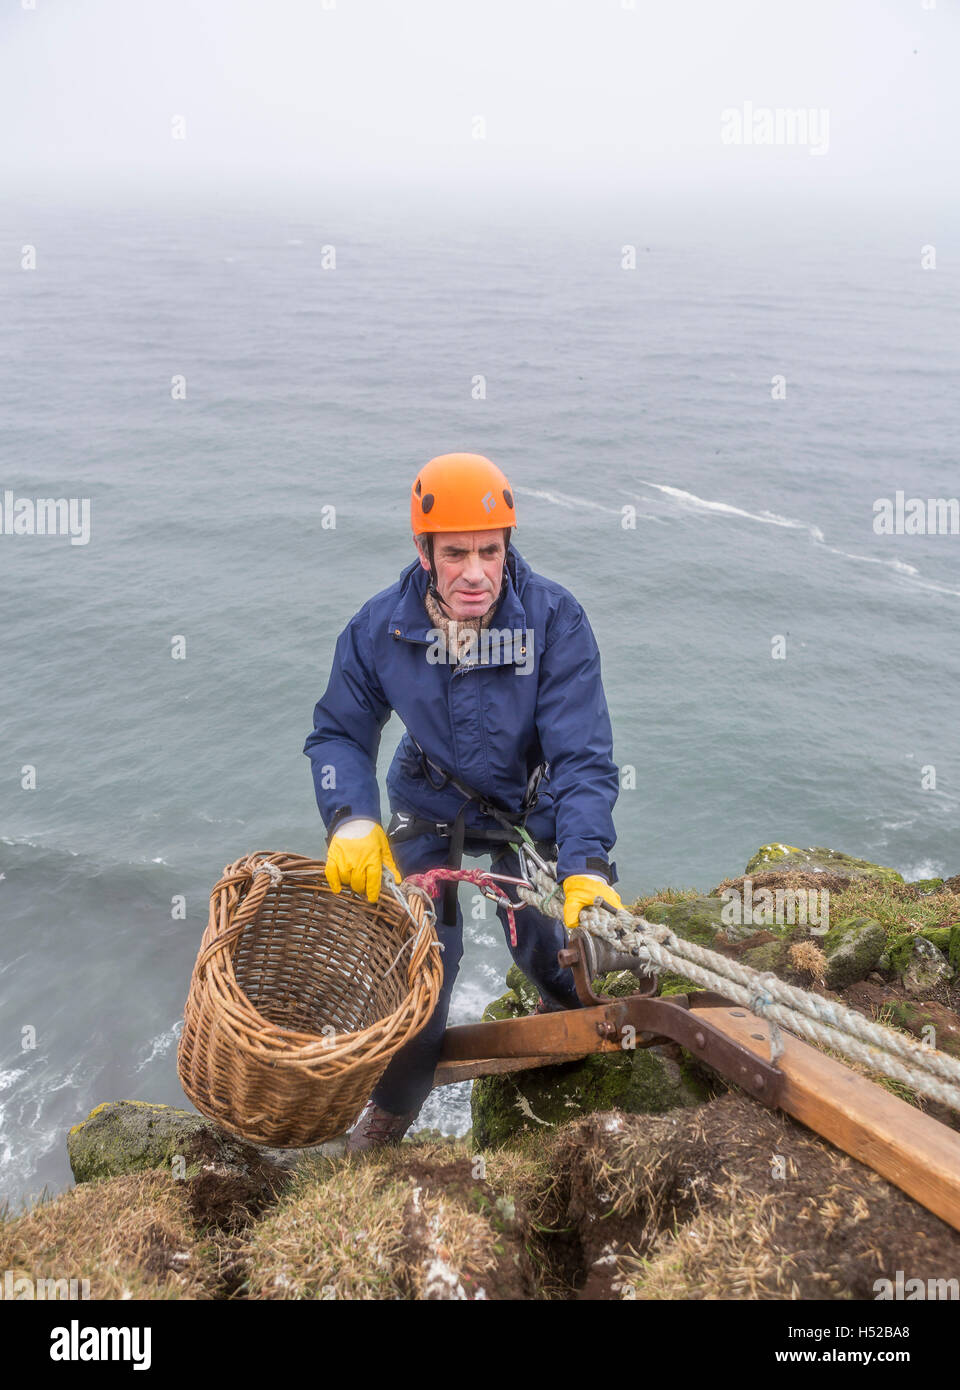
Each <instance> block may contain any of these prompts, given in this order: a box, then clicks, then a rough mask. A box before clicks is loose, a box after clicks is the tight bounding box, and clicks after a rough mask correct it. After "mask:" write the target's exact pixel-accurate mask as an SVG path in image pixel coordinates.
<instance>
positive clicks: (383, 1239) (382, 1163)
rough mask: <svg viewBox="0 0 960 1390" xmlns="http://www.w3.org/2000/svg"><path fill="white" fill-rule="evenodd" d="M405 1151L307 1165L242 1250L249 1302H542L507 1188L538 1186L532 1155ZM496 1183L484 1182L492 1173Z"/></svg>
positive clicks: (458, 1148)
mask: <svg viewBox="0 0 960 1390" xmlns="http://www.w3.org/2000/svg"><path fill="white" fill-rule="evenodd" d="M487 1162H488V1161H487V1160H486V1159H481V1158H472V1157H471V1156H470V1155H469V1154H468V1153H467V1150H466V1146H465V1145H463V1144H460V1145H450V1144H430V1143H427V1144H410V1145H408V1144H403V1145H400V1146H397V1147H395V1148H389V1149H382V1150H377V1151H372V1152H370V1153H365V1154H356V1155H353V1156H352V1157H350V1158H347V1159H345V1160H343V1161H341V1162H338V1163H331V1162H329V1161H323V1160H320V1161H308V1162H306V1163H305V1164H304V1165H302V1166H301V1168H300V1169H298V1172H297V1174H296V1176H295V1179H294V1183H293V1185H292V1188H291V1190H290V1192H289V1193H288V1194H287V1195H286V1196H285V1197H284V1198H282V1199H281V1200H280V1202H279V1203H278V1204H277V1206H276V1208H275V1209H274V1211H273V1212H272V1213H271V1214H270V1215H268V1216H267V1217H265V1218H264V1219H262V1220H261V1221H259V1222H258V1223H257V1224H256V1225H255V1226H254V1227H252V1228H251V1230H250V1232H249V1234H248V1237H247V1239H246V1241H245V1243H244V1244H243V1246H242V1248H241V1250H240V1259H241V1260H242V1261H243V1263H244V1264H245V1265H246V1270H247V1278H246V1283H245V1287H244V1289H243V1292H244V1294H245V1296H247V1297H250V1298H267V1299H318V1298H319V1299H343V1298H346V1299H364V1300H366V1299H378V1300H379V1299H455V1300H474V1299H490V1298H504V1297H536V1296H542V1293H541V1291H539V1290H537V1289H535V1288H534V1277H533V1266H532V1264H531V1262H530V1260H529V1257H528V1255H527V1253H526V1251H525V1248H524V1239H525V1237H526V1234H527V1223H526V1219H525V1214H524V1213H523V1211H522V1210H518V1204H517V1202H516V1200H515V1199H514V1198H513V1197H509V1196H505V1195H504V1194H503V1193H501V1192H498V1191H497V1187H498V1186H499V1185H500V1184H501V1183H504V1182H507V1181H510V1182H513V1181H515V1182H518V1183H519V1182H521V1181H524V1182H526V1183H527V1184H529V1185H530V1186H531V1187H533V1186H535V1185H536V1174H537V1173H538V1172H539V1171H540V1169H539V1168H538V1165H537V1163H536V1161H535V1159H534V1158H533V1156H532V1154H530V1153H529V1152H528V1153H522V1152H521V1153H513V1154H510V1155H504V1156H498V1158H497V1160H496V1161H495V1162H494V1161H492V1160H491V1161H490V1162H489V1168H491V1169H492V1168H495V1169H496V1170H497V1172H498V1176H499V1182H498V1183H497V1184H496V1185H493V1184H491V1183H490V1182H489V1181H488V1176H489V1172H488V1168H487ZM485 1173H486V1174H487V1176H484V1174H485Z"/></svg>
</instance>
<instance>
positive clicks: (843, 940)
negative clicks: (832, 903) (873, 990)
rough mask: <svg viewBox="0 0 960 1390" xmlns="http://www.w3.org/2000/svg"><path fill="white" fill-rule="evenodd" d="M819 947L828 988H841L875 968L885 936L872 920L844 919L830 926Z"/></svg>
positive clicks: (863, 918)
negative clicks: (824, 965)
mask: <svg viewBox="0 0 960 1390" xmlns="http://www.w3.org/2000/svg"><path fill="white" fill-rule="evenodd" d="M818 944H819V946H820V949H821V950H822V951H823V954H824V956H825V957H826V961H827V972H826V980H825V982H826V984H827V986H828V988H830V989H842V988H843V986H844V985H852V984H853V983H854V981H855V980H862V979H864V978H865V977H866V976H867V975H869V974H870V971H871V970H874V969H876V966H877V962H878V961H879V960H880V957H881V956H882V955H883V951H884V947H885V946H886V944H887V937H886V933H885V932H884V930H883V927H882V926H881V925H880V923H879V922H878V921H876V919H875V918H873V917H846V918H844V919H843V920H842V921H840V922H838V923H837V925H836V926H835V927H831V929H830V930H829V931H828V932H827V934H826V936H824V937H822V938H821V939H820V941H819V943H818Z"/></svg>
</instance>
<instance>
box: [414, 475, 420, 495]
mask: <svg viewBox="0 0 960 1390" xmlns="http://www.w3.org/2000/svg"><path fill="white" fill-rule="evenodd" d="M413 490H414V492H415V493H416V494H417V496H418V497H419V496H420V479H419V478H418V479H417V485H416V487H415V488H414V489H413Z"/></svg>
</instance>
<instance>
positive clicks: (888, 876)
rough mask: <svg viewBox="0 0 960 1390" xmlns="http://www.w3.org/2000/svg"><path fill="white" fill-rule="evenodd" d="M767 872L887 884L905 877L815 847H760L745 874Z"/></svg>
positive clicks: (897, 881)
mask: <svg viewBox="0 0 960 1390" xmlns="http://www.w3.org/2000/svg"><path fill="white" fill-rule="evenodd" d="M768 869H780V870H787V869H797V870H802V871H803V872H805V873H815V874H833V875H835V876H836V877H838V878H848V879H860V878H879V879H881V880H882V881H883V882H885V883H902V882H903V875H902V874H899V873H898V872H897V870H896V869H890V868H887V867H886V866H885V865H883V864H874V863H872V861H871V860H869V859H856V858H854V856H853V855H850V854H843V853H841V852H840V850H835V849H826V848H825V847H824V846H822V845H814V846H811V847H810V848H808V849H799V848H798V847H797V846H796V845H784V844H780V843H775V844H770V845H761V846H760V848H759V849H758V850H757V852H756V854H755V855H754V856H753V858H752V859H751V860H750V862H749V864H748V865H747V867H746V868H745V869H744V871H743V872H744V873H745V874H757V873H762V872H763V871H764V870H768Z"/></svg>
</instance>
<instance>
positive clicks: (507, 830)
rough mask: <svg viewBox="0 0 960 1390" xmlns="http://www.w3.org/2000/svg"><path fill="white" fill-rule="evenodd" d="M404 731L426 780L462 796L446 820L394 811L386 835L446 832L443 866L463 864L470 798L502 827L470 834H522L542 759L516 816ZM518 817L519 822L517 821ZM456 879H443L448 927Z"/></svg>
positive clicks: (508, 839) (509, 838) (501, 838)
mask: <svg viewBox="0 0 960 1390" xmlns="http://www.w3.org/2000/svg"><path fill="white" fill-rule="evenodd" d="M407 732H408V734H409V737H410V740H411V742H412V743H413V745H414V747H415V748H416V749H417V751H418V752H419V754H420V765H421V767H422V769H423V775H424V777H425V778H426V780H427V783H428V784H429V785H430V786H431V787H432V788H433V790H434V791H442V790H443V789H444V787H446V786H448V785H449V786H451V787H453V789H454V790H455V791H458V792H459V793H460V795H461V796H462V797H464V803H463V805H462V806H461V807H460V809H459V810H458V811H457V814H456V817H455V819H454V820H453V822H452V823H451V822H450V821H427V820H423V819H421V818H419V817H416V816H410V815H408V814H407V813H406V812H404V811H395V812H394V814H393V817H392V819H391V821H390V825H389V826H388V827H387V836H388V838H390V839H393V840H407V839H410V838H412V836H414V835H418V834H422V833H423V829H421V828H420V827H423V828H424V829H426V830H429V831H431V832H433V833H434V834H437V835H439V836H441V837H442V838H446V836H448V835H449V837H450V852H449V854H448V855H447V868H448V869H452V870H458V869H460V868H461V867H462V865H463V845H464V840H465V839H466V820H465V812H466V809H467V805H468V804H469V803H470V802H471V801H475V802H476V803H477V805H478V806H479V808H480V810H481V811H482V812H483V813H484V814H485V815H488V816H490V817H491V819H493V820H495V821H497V822H498V823H499V824H500V826H501V827H502V829H501V830H500V831H493V830H486V831H473V830H471V832H470V835H471V837H475V838H477V839H483V840H490V841H492V842H493V843H495V844H512V843H513V841H514V840H516V839H517V838H518V835H523V834H524V833H525V831H524V822H525V821H526V819H527V817H528V816H529V814H530V812H531V811H532V810H533V808H534V806H535V805H536V804H537V801H538V800H539V787H540V783H541V781H542V780H543V778H544V777H545V776H546V772H547V764H546V763H545V762H541V763H540V765H539V766H538V767H537V768H535V769H534V772H533V774H532V776H531V777H530V780H529V781H528V783H527V790H526V792H525V793H524V797H523V803H522V805H521V807H520V815H519V817H515V816H513V817H512V816H509V815H508V814H507V813H506V812H505V811H502V810H501V809H500V807H499V806H497V805H496V804H495V803H494V802H493V801H491V800H490V798H489V797H487V796H484V795H483V793H482V792H478V791H477V790H476V788H474V787H471V786H469V785H468V784H467V783H466V782H463V781H461V780H460V778H458V777H455V776H454V775H453V773H452V772H448V771H447V770H446V769H445V768H443V767H441V766H440V765H439V763H435V762H434V761H433V759H432V758H428V757H427V754H426V752H425V751H424V749H423V748H421V747H420V744H419V743H418V742H417V740H416V739H415V738H414V737H413V734H410V732H409V730H408V731H407ZM431 769H432V770H433V771H434V772H435V773H437V774H438V776H439V778H440V781H439V782H435V781H434V780H433V778H432V777H431V775H430V772H431ZM518 820H519V824H518V823H517V821H518ZM457 883H458V880H457V879H455V878H450V879H448V880H447V881H446V882H445V883H444V888H443V923H444V926H448V927H452V926H454V925H455V924H456V920H457Z"/></svg>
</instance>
